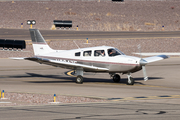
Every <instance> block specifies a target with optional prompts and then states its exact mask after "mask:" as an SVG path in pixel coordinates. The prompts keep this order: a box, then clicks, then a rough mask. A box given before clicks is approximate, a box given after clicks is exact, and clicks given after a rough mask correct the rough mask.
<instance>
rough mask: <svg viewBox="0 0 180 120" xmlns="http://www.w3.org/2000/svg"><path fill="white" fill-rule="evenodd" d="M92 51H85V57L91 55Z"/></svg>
mask: <svg viewBox="0 0 180 120" xmlns="http://www.w3.org/2000/svg"><path fill="white" fill-rule="evenodd" d="M91 53H92V52H91V50H88V51H84V52H83V56H85V57H86V56H91Z"/></svg>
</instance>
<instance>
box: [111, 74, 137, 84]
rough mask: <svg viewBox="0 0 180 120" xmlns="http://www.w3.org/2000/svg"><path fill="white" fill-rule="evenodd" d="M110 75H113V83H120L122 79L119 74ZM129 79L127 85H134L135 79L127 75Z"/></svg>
mask: <svg viewBox="0 0 180 120" xmlns="http://www.w3.org/2000/svg"><path fill="white" fill-rule="evenodd" d="M110 75H111V78H112V79H113V81H114V82H115V83H119V82H120V80H121V77H120V76H119V75H118V74H110ZM127 77H128V79H127V85H134V79H133V77H131V74H130V73H128V74H127Z"/></svg>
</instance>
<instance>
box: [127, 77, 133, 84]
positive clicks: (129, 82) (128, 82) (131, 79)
mask: <svg viewBox="0 0 180 120" xmlns="http://www.w3.org/2000/svg"><path fill="white" fill-rule="evenodd" d="M127 85H134V79H133V78H132V77H130V81H129V80H127Z"/></svg>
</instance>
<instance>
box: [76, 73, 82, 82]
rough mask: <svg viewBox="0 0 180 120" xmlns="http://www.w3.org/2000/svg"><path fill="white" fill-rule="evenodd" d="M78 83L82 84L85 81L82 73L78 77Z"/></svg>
mask: <svg viewBox="0 0 180 120" xmlns="http://www.w3.org/2000/svg"><path fill="white" fill-rule="evenodd" d="M76 83H78V84H82V83H83V77H82V76H81V75H78V76H77V77H76Z"/></svg>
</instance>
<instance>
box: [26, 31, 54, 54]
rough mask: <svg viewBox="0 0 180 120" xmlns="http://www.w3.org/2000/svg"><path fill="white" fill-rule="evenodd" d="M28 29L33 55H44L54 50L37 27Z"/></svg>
mask: <svg viewBox="0 0 180 120" xmlns="http://www.w3.org/2000/svg"><path fill="white" fill-rule="evenodd" d="M29 31H30V35H31V40H32V45H33V50H34V55H44V54H48V53H50V52H53V51H54V50H53V49H51V48H50V47H49V45H48V44H47V43H46V41H45V40H44V38H43V36H42V35H41V33H40V32H39V30H38V29H29Z"/></svg>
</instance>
